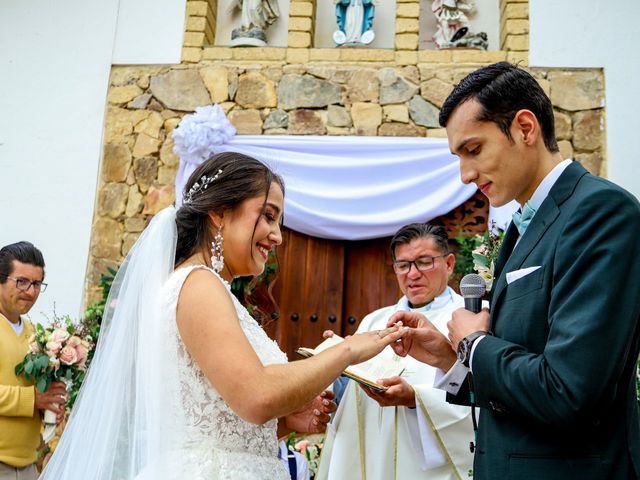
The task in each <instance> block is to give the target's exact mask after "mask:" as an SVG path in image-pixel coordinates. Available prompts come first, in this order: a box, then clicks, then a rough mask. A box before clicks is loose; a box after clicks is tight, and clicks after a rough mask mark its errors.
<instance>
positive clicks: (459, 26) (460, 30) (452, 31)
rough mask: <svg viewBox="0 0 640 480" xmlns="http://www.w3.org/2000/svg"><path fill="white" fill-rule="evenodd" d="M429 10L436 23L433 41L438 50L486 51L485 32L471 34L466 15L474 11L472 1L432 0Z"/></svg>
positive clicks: (487, 43)
mask: <svg viewBox="0 0 640 480" xmlns="http://www.w3.org/2000/svg"><path fill="white" fill-rule="evenodd" d="M431 10H432V11H433V14H434V15H435V17H436V20H437V22H438V29H437V30H436V33H435V35H433V37H432V38H433V41H434V43H435V44H436V46H437V47H438V48H452V47H469V48H479V49H482V50H486V49H487V47H488V46H489V42H488V41H487V34H486V33H485V32H479V33H472V32H471V31H470V24H469V18H468V17H467V15H468V14H469V15H470V14H472V13H473V12H474V11H475V1H474V0H433V4H432V5H431Z"/></svg>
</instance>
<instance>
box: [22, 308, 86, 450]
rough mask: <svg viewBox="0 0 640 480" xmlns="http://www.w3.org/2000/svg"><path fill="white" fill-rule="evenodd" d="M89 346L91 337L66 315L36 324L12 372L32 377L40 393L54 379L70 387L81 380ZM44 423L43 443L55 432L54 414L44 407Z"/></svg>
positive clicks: (44, 390) (45, 389) (27, 377)
mask: <svg viewBox="0 0 640 480" xmlns="http://www.w3.org/2000/svg"><path fill="white" fill-rule="evenodd" d="M92 348H93V339H92V338H91V336H90V335H88V333H87V332H86V330H85V328H84V327H83V326H77V325H75V324H74V323H73V322H72V320H71V319H70V318H69V317H64V318H62V319H58V318H56V319H55V320H54V322H53V323H52V324H51V326H49V327H43V326H42V325H40V324H37V325H36V332H35V334H34V335H33V336H32V337H31V339H30V341H29V352H28V353H27V354H26V355H25V357H24V359H23V360H22V362H20V363H19V364H18V365H16V368H15V373H16V375H24V376H25V378H26V379H27V380H33V381H34V382H35V385H36V388H37V389H38V390H40V391H41V392H46V391H47V390H48V389H49V386H50V385H51V382H54V381H62V382H64V383H65V384H66V385H67V390H69V389H71V388H72V386H73V385H74V384H78V385H79V384H80V383H82V380H83V379H84V375H85V373H86V368H87V359H88V357H89V352H90V351H91V349H92ZM73 398H75V396H73V397H72V399H73ZM72 399H70V400H69V402H72ZM44 423H45V430H44V433H43V438H44V441H45V443H46V442H48V441H49V440H50V439H51V438H52V437H53V435H54V434H55V428H56V415H55V413H54V412H52V411H50V410H46V411H45V414H44Z"/></svg>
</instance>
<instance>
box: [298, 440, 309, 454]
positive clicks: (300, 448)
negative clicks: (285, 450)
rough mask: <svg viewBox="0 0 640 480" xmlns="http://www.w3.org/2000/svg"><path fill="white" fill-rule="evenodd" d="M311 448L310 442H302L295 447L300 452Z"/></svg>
mask: <svg viewBox="0 0 640 480" xmlns="http://www.w3.org/2000/svg"><path fill="white" fill-rule="evenodd" d="M308 446H309V440H300V441H299V442H298V443H296V445H295V449H296V450H298V451H299V452H303V453H304V451H305V450H306V449H307V447H308Z"/></svg>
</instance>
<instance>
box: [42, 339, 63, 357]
mask: <svg viewBox="0 0 640 480" xmlns="http://www.w3.org/2000/svg"><path fill="white" fill-rule="evenodd" d="M45 346H46V348H47V355H49V356H50V357H53V356H54V355H55V354H57V353H58V352H59V351H60V349H61V348H62V344H61V343H60V342H55V341H53V340H51V341H50V342H47V345H45Z"/></svg>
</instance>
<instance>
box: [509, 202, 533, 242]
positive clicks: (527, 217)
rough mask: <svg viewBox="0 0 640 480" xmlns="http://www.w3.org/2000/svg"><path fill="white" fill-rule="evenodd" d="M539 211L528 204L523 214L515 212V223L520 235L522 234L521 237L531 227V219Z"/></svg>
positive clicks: (525, 205)
mask: <svg viewBox="0 0 640 480" xmlns="http://www.w3.org/2000/svg"><path fill="white" fill-rule="evenodd" d="M537 211H538V210H537V209H536V208H534V207H532V206H531V204H530V203H529V202H527V203H525V204H524V208H523V209H522V212H520V210H518V211H517V212H514V214H513V223H514V224H515V226H516V228H517V229H518V233H520V236H522V235H524V232H525V230H526V229H527V227H528V226H529V223H531V219H532V218H533V216H534V215H535V214H536V212H537Z"/></svg>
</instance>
